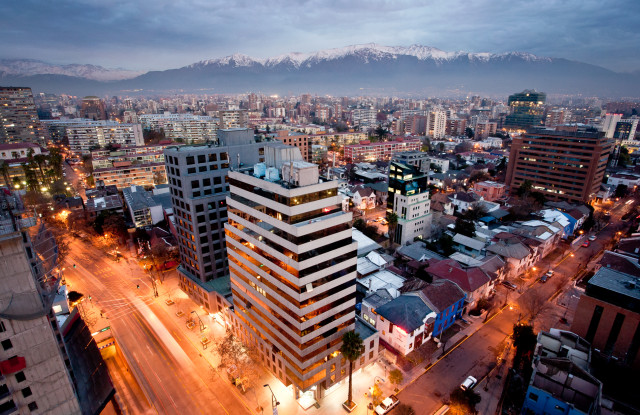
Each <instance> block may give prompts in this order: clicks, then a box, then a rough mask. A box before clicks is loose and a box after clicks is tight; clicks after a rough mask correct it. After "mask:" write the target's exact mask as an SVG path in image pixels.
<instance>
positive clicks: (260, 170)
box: [253, 163, 267, 177]
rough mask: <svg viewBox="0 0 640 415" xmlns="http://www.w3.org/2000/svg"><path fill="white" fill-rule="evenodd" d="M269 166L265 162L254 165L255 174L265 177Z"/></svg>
mask: <svg viewBox="0 0 640 415" xmlns="http://www.w3.org/2000/svg"><path fill="white" fill-rule="evenodd" d="M266 171H267V166H266V165H265V164H264V163H257V164H255V165H254V166H253V175H254V176H256V177H264V175H265V173H266Z"/></svg>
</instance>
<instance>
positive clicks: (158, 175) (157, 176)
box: [153, 170, 167, 184]
mask: <svg viewBox="0 0 640 415" xmlns="http://www.w3.org/2000/svg"><path fill="white" fill-rule="evenodd" d="M166 182H167V176H166V174H165V173H164V172H163V171H161V170H158V171H156V172H155V173H153V184H165V183H166Z"/></svg>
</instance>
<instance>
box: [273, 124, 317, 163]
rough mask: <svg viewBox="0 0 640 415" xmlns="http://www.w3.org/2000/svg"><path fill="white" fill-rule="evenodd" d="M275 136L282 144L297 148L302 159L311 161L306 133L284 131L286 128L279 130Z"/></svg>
mask: <svg viewBox="0 0 640 415" xmlns="http://www.w3.org/2000/svg"><path fill="white" fill-rule="evenodd" d="M275 138H276V139H277V140H279V141H282V143H283V144H287V145H291V146H294V147H297V148H299V149H300V153H301V154H302V158H303V159H304V161H306V162H311V156H312V154H311V151H310V146H309V136H308V135H305V134H295V133H290V132H289V131H286V130H279V131H278V132H277V136H276V137H275Z"/></svg>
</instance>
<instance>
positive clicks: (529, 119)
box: [504, 89, 547, 130]
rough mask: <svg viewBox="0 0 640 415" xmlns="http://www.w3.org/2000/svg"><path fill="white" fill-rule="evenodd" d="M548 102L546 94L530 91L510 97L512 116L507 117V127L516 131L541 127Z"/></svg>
mask: <svg viewBox="0 0 640 415" xmlns="http://www.w3.org/2000/svg"><path fill="white" fill-rule="evenodd" d="M546 100H547V95H546V94H545V93H544V92H536V91H534V90H529V89H526V90H524V91H522V92H519V93H517V94H513V95H509V101H508V104H509V108H510V109H511V114H509V115H507V117H506V120H505V123H504V124H505V127H507V128H509V129H512V130H514V129H526V128H530V127H538V126H540V125H541V124H542V121H543V116H544V103H545V101H546Z"/></svg>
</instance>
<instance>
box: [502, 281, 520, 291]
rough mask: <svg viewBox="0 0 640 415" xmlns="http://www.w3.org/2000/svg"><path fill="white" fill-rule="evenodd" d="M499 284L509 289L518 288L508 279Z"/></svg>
mask: <svg viewBox="0 0 640 415" xmlns="http://www.w3.org/2000/svg"><path fill="white" fill-rule="evenodd" d="M501 284H502V285H504V286H505V287H507V288H508V289H510V290H515V289H516V288H518V287H516V285H515V284H514V283H512V282H509V281H502V282H501Z"/></svg>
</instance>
